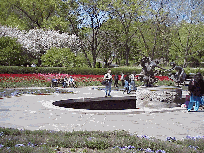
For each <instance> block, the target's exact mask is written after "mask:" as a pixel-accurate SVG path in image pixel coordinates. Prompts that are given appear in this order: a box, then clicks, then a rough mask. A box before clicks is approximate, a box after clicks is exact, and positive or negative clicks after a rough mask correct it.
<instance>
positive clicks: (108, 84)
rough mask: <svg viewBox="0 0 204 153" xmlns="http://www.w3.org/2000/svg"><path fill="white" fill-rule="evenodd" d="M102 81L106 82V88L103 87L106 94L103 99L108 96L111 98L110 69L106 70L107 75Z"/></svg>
mask: <svg viewBox="0 0 204 153" xmlns="http://www.w3.org/2000/svg"><path fill="white" fill-rule="evenodd" d="M104 80H106V82H107V84H106V87H105V92H106V95H105V97H107V96H109V97H111V95H110V94H111V84H112V75H111V69H108V73H106V74H105V75H104Z"/></svg>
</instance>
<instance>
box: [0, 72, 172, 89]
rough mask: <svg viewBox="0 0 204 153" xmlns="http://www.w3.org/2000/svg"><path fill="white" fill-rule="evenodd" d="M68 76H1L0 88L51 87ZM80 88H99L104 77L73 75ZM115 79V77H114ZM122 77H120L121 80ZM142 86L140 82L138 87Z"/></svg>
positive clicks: (160, 78)
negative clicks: (57, 80)
mask: <svg viewBox="0 0 204 153" xmlns="http://www.w3.org/2000/svg"><path fill="white" fill-rule="evenodd" d="M69 76H70V75H68V74H52V73H50V74H41V73H38V74H37V73H34V74H0V87H3V88H15V87H49V86H50V85H51V80H52V79H63V78H64V77H69ZM72 76H73V77H74V79H75V81H76V83H77V85H78V86H99V85H101V81H102V80H103V75H80V74H78V75H72ZM113 77H114V76H113ZM120 77H121V76H119V78H120ZM156 78H158V79H159V81H160V84H162V83H161V81H162V82H163V83H164V84H165V85H168V84H170V83H172V81H171V80H170V79H169V78H168V77H167V76H156ZM137 84H140V83H139V81H137V82H136V85H137Z"/></svg>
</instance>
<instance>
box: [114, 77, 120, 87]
mask: <svg viewBox="0 0 204 153" xmlns="http://www.w3.org/2000/svg"><path fill="white" fill-rule="evenodd" d="M114 80H115V82H114V87H116V88H118V80H119V76H118V74H116V75H115V76H114Z"/></svg>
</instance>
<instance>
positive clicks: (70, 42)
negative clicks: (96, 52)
mask: <svg viewBox="0 0 204 153" xmlns="http://www.w3.org/2000/svg"><path fill="white" fill-rule="evenodd" d="M1 36H9V37H12V38H17V42H19V43H20V44H21V45H22V47H23V48H25V49H27V50H28V53H30V54H32V55H33V56H34V57H36V58H37V59H38V65H40V64H41V61H40V57H41V56H42V55H43V54H44V53H45V52H46V51H47V50H48V49H50V48H52V47H58V48H71V49H73V52H76V51H77V50H75V49H77V47H76V46H77V45H78V41H77V37H76V36H75V35H69V34H67V33H62V34H60V33H59V31H54V30H43V29H31V30H29V31H28V32H27V31H25V30H22V31H21V30H18V29H17V28H10V27H6V26H0V37H1Z"/></svg>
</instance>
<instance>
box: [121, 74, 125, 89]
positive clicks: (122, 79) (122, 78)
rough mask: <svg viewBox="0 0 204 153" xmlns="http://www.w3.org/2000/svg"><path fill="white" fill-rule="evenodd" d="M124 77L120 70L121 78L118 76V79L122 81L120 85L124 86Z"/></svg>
mask: <svg viewBox="0 0 204 153" xmlns="http://www.w3.org/2000/svg"><path fill="white" fill-rule="evenodd" d="M124 79H125V76H124V73H123V72H121V78H120V81H121V82H122V84H121V86H124V85H125V81H124Z"/></svg>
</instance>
